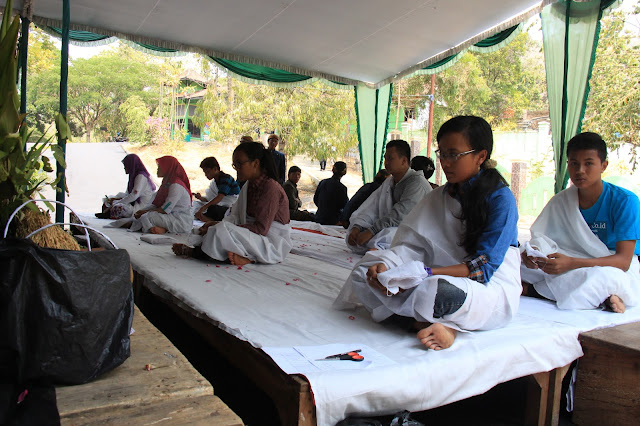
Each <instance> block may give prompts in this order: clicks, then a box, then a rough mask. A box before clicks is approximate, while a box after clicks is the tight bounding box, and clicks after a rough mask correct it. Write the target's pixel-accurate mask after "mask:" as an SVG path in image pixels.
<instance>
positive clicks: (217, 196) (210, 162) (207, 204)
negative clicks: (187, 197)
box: [193, 157, 240, 222]
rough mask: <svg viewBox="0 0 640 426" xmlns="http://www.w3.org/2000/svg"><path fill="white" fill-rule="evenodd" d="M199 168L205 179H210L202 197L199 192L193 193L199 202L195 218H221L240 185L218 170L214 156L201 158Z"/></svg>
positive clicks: (232, 201) (206, 220)
mask: <svg viewBox="0 0 640 426" xmlns="http://www.w3.org/2000/svg"><path fill="white" fill-rule="evenodd" d="M200 168H201V169H202V172H203V173H204V175H205V176H206V177H207V179H209V180H211V184H210V185H209V188H207V192H206V194H205V196H204V197H203V196H202V195H201V194H200V193H199V192H196V193H194V194H193V196H194V198H196V199H197V200H198V201H199V204H201V206H200V207H199V209H198V211H197V212H196V213H195V218H196V219H198V220H201V221H203V222H208V221H209V220H222V218H223V217H224V215H225V214H226V212H227V210H228V209H229V207H231V206H232V205H233V203H235V202H236V200H237V199H238V194H239V193H240V186H239V185H238V183H237V182H236V180H235V179H234V178H233V177H231V176H230V175H228V174H226V173H225V172H223V171H222V170H220V164H219V163H218V160H216V158H215V157H207V158H205V159H204V160H202V162H201V163H200Z"/></svg>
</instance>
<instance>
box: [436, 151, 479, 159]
mask: <svg viewBox="0 0 640 426" xmlns="http://www.w3.org/2000/svg"><path fill="white" fill-rule="evenodd" d="M435 152H436V157H438V158H439V159H440V160H451V161H453V162H456V161H458V160H459V159H460V157H464V156H465V155H467V154H471V153H472V152H476V150H475V149H472V150H470V151H465V152H460V153H458V154H440V150H439V149H436V151H435Z"/></svg>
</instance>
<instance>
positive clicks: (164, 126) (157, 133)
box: [145, 117, 170, 145]
mask: <svg viewBox="0 0 640 426" xmlns="http://www.w3.org/2000/svg"><path fill="white" fill-rule="evenodd" d="M145 124H146V125H147V129H148V130H147V131H148V133H149V144H151V145H161V144H166V143H168V142H169V137H170V135H169V120H167V119H166V118H158V117H149V118H148V119H147V121H146V123H145Z"/></svg>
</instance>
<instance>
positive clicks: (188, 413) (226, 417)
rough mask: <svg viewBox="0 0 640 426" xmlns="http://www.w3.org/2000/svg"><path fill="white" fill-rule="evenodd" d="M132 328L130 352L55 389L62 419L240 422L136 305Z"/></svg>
mask: <svg viewBox="0 0 640 426" xmlns="http://www.w3.org/2000/svg"><path fill="white" fill-rule="evenodd" d="M133 328H134V330H135V333H134V334H133V335H132V336H131V357H130V358H129V359H127V360H126V361H125V362H124V363H123V364H122V365H121V366H119V367H117V368H116V369H114V370H113V371H110V372H109V373H106V374H104V375H102V376H100V377H99V378H98V379H96V380H94V381H93V382H90V383H87V384H84V385H78V386H61V387H58V388H56V396H57V400H58V410H59V412H60V420H61V422H62V424H66V425H79V424H97V423H100V424H104V423H112V424H127V423H128V424H151V423H159V422H162V423H165V424H186V423H188V424H210V425H242V420H241V419H240V418H239V417H238V416H237V415H236V414H235V413H234V412H233V411H231V409H229V407H227V406H226V405H225V404H224V403H223V402H222V401H221V400H220V399H219V398H218V397H216V396H215V395H214V394H213V387H212V386H211V384H210V383H209V382H208V381H207V380H205V379H204V377H202V376H201V375H200V373H198V372H197V371H196V369H195V368H193V366H192V365H191V364H190V363H189V361H187V359H186V358H185V357H184V355H182V353H180V351H178V350H177V349H176V348H175V346H173V344H172V343H171V342H170V341H169V340H168V339H167V338H166V337H165V336H164V335H163V334H162V333H160V332H159V331H158V330H157V329H156V328H155V327H154V326H153V325H152V324H151V323H150V322H149V321H148V320H147V318H145V316H144V315H143V314H142V313H141V312H140V310H138V308H137V307H136V308H135V314H134V319H133ZM147 364H149V365H150V366H151V370H150V371H147V369H146V368H145V366H146V365H147Z"/></svg>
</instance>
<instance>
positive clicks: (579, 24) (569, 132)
mask: <svg viewBox="0 0 640 426" xmlns="http://www.w3.org/2000/svg"><path fill="white" fill-rule="evenodd" d="M603 3H606V2H603ZM601 15H602V11H601V2H600V0H597V1H590V2H575V1H560V2H557V3H554V4H551V5H549V6H547V7H545V8H544V9H543V11H542V13H541V18H542V35H543V43H544V56H545V64H546V71H547V95H548V98H549V115H550V117H551V134H552V142H553V153H554V161H555V165H556V176H555V187H554V189H555V192H556V193H558V192H560V191H562V190H563V189H564V188H565V187H566V186H567V182H568V180H569V176H568V173H567V153H566V147H567V142H568V141H569V139H571V138H572V137H573V136H575V135H576V134H578V133H579V132H580V131H581V127H582V119H583V117H584V111H585V108H586V103H587V97H588V95H589V77H590V76H591V70H592V69H593V61H594V59H595V52H596V47H597V44H598V33H599V30H600V26H599V22H600V18H601Z"/></svg>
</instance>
